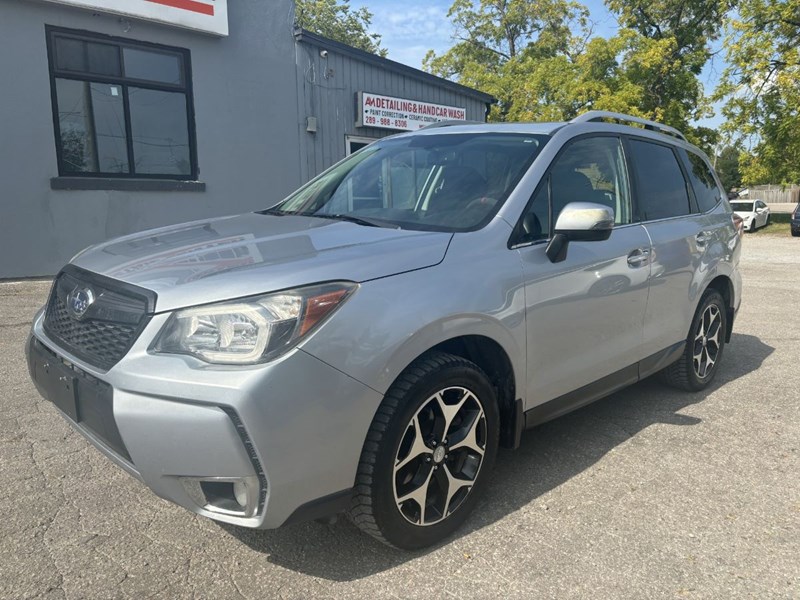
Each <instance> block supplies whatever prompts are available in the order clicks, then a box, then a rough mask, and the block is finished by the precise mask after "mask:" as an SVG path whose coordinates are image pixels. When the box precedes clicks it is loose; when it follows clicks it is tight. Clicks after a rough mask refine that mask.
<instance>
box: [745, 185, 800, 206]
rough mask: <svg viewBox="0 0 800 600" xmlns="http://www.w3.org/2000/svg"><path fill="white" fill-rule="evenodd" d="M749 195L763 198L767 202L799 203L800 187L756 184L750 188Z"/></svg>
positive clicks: (759, 198)
mask: <svg viewBox="0 0 800 600" xmlns="http://www.w3.org/2000/svg"><path fill="white" fill-rule="evenodd" d="M748 197H749V198H756V199H758V200H763V201H764V202H766V203H767V204H797V203H798V202H800V187H787V188H782V187H781V186H779V185H756V186H753V187H751V188H749V195H748Z"/></svg>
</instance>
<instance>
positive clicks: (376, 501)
mask: <svg viewBox="0 0 800 600" xmlns="http://www.w3.org/2000/svg"><path fill="white" fill-rule="evenodd" d="M454 386H456V387H458V388H464V389H465V390H469V391H470V392H471V393H472V395H473V397H474V399H475V400H476V401H477V402H478V403H479V405H480V407H481V408H482V409H483V416H484V417H485V421H481V424H480V428H481V436H482V439H483V441H484V443H485V445H484V447H483V448H484V453H483V459H482V462H480V465H479V467H477V474H476V476H475V478H474V480H472V483H471V486H469V487H462V489H466V492H465V494H466V495H465V496H462V497H461V500H460V503H459V504H457V506H456V507H455V508H454V510H453V511H452V512H451V513H450V514H447V515H445V516H442V517H440V521H434V523H433V524H428V525H424V526H423V525H418V524H413V523H411V522H410V521H409V520H408V517H407V516H406V515H404V513H402V512H401V508H400V505H399V503H398V502H397V501H396V496H395V484H396V480H395V477H396V476H399V474H400V473H401V470H398V471H397V473H398V475H396V474H395V472H394V470H395V465H396V464H398V463H399V462H401V461H398V463H396V462H395V461H396V460H397V459H398V456H399V453H400V452H401V444H402V443H405V444H406V445H407V443H408V439H409V438H408V435H409V431H413V432H414V435H413V438H415V437H416V431H417V429H415V428H414V424H413V422H412V419H414V418H415V417H418V416H419V415H418V413H420V411H422V410H425V409H426V407H428V406H430V402H431V398H432V397H433V396H435V395H436V394H437V393H438V392H440V391H442V390H445V389H451V388H452V387H454ZM470 402H472V400H470ZM420 414H421V413H420ZM460 414H461V413H460V412H459V415H460ZM476 414H479V413H476ZM480 418H481V417H480V416H475V417H474V421H473V423H474V422H476V421H477V420H478V419H480ZM416 422H417V423H420V420H419V418H417V421H416ZM431 422H433V421H431ZM445 422H446V421H445ZM452 423H453V424H454V425H456V424H458V423H459V421H458V420H457V416H456V417H454V420H453V421H452ZM499 423H500V417H499V413H498V407H497V398H496V393H495V390H494V388H493V386H492V384H491V383H490V381H489V379H488V377H487V376H486V374H485V373H484V372H483V371H482V370H481V369H480V368H479V367H478V366H477V365H475V364H474V363H472V362H470V361H468V360H466V359H464V358H461V357H458V356H453V355H451V354H446V353H443V352H432V353H429V354H427V355H425V356H423V357H420V358H419V359H417V360H416V361H415V362H414V363H412V364H411V365H410V366H409V367H408V368H407V369H406V370H405V371H404V372H403V373H402V374H401V375H400V376H399V377H398V378H397V380H396V381H395V382H394V384H392V387H391V388H390V389H389V391H388V392H387V393H386V396H385V397H384V399H383V402H382V403H381V405H380V407H379V408H378V411H377V412H376V414H375V417H374V418H373V420H372V425H371V426H370V428H369V432H368V433H367V439H366V441H365V442H364V449H363V450H362V453H361V459H360V461H359V465H358V472H357V475H356V486H355V492H354V495H353V501H352V505H351V509H350V518H351V519H352V520H353V522H354V523H355V524H356V525H357V526H358V527H359V528H360V529H361V530H363V531H364V532H366V533H368V534H370V535H371V536H373V537H374V538H376V539H378V540H380V541H381V542H383V543H385V544H388V545H390V546H394V547H396V548H401V549H404V550H417V549H420V548H425V547H427V546H430V545H433V544H435V543H437V542H439V541H441V540H443V539H445V538H446V537H448V536H449V535H451V534H452V533H453V532H454V531H455V530H456V529H458V527H460V526H461V525H462V524H463V522H464V521H465V520H466V518H467V516H468V515H469V513H470V512H471V511H472V509H473V508H474V507H475V503H476V501H477V500H478V498H479V496H480V494H481V492H482V491H483V490H484V488H485V487H486V485H487V482H488V479H489V474H490V472H491V469H492V467H493V465H494V460H495V457H496V455H497V446H498V440H499ZM419 427H420V428H421V427H422V425H419ZM465 427H467V428H469V426H465ZM451 431H452V427H451ZM443 435H444V440H445V441H446V436H447V431H445V432H444V434H443ZM432 437H433V436H432ZM420 438H421V439H424V438H425V436H424V435H421V436H420ZM427 445H428V444H427V443H426V446H427ZM459 452H460V450H455V449H451V450H450V454H451V455H452V456H451V457H450V460H451V461H452V460H454V459H455V461H456V462H458V461H459V460H460V462H461V464H462V465H463V464H464V462H465V461H464V459H461V458H459V457H460V456H461V455H459V454H458V453H459ZM467 453H469V450H467ZM408 454H409V455H410V454H411V451H410V450H409V451H408ZM431 456H432V457H434V455H433V454H432V455H431ZM439 460H442V459H441V458H440V459H439ZM473 460H474V459H473ZM425 461H426V463H429V464H430V466H427V465H421V464H420V466H419V467H416V466H415V465H411V466H412V467H413V468H414V469H418V471H417V473H418V474H419V472H421V471H422V470H423V469H431V468H433V465H434V464H435V463H436V458H435V457H434V458H433V460H432V461H431V460H428V459H427V457H426V459H425ZM450 464H451V463H450V462H448V461H447V460H444V461H443V462H442V463H439V466H448V469H444V468H443V469H442V471H441V472H439V474H438V475H439V476H440V477H441V476H444V475H445V473H446V474H447V476H448V477H449V476H450V474H451V472H452V471H454V468H453V467H450ZM404 468H405V467H404ZM437 468H438V467H437ZM429 477H433V474H432V475H431V476H429ZM415 478H416V475H415ZM423 478H424V476H423ZM429 481H431V482H433V479H430V478H429ZM424 487H425V490H426V494H425V498H426V501H427V499H428V495H427V490H430V489H431V488H430V486H429V485H425V486H424ZM437 487H438V480H437V486H434V489H436V488H437ZM422 488H423V486H419V487H418V489H422ZM458 494H462V492H461V490H459V491H458ZM445 495H446V494H445ZM401 496H402V495H401ZM455 499H456V497H455V496H454V497H453V500H455ZM408 502H411V506H412V508H413V507H415V506H419V505H418V504H416V503H415V502H416V501H413V500H412V501H406V502H405V503H403V509H404V510H406V506H407V505H408ZM446 502H447V503H449V502H451V501H450V500H449V498H448V500H447V501H446ZM446 508H447V507H445V510H443V511H441V512H442V514H445V513H446V512H447V510H446ZM421 511H422V509H421V508H420V512H421ZM423 518H424V517H420V519H423Z"/></svg>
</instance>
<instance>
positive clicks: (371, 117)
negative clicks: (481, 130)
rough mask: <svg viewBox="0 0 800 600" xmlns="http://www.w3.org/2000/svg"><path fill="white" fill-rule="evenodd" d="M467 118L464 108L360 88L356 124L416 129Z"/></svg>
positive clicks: (380, 127)
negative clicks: (362, 90)
mask: <svg viewBox="0 0 800 600" xmlns="http://www.w3.org/2000/svg"><path fill="white" fill-rule="evenodd" d="M466 120H467V110H466V109H465V108H459V107H457V106H443V105H441V104H433V103H432V102H421V101H419V100H407V99H405V98H393V97H392V96H381V95H380V94H370V93H369V92H358V121H357V122H356V127H377V128H379V129H397V130H400V131H415V130H417V129H422V128H423V127H426V126H427V125H431V124H433V123H438V122H440V121H466Z"/></svg>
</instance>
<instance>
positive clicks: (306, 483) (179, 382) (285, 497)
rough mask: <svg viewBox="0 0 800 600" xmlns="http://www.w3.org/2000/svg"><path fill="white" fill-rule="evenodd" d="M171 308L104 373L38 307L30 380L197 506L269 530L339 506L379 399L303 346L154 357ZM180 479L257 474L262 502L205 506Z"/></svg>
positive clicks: (154, 483)
mask: <svg viewBox="0 0 800 600" xmlns="http://www.w3.org/2000/svg"><path fill="white" fill-rule="evenodd" d="M167 316H168V315H166V314H162V315H155V316H154V317H153V319H152V320H151V322H150V323H149V324H148V326H147V328H146V329H145V331H144V332H143V333H142V335H141V336H140V337H139V339H138V340H137V341H136V343H135V344H134V345H133V347H132V348H131V350H130V351H129V352H128V354H127V355H126V356H125V357H124V358H123V359H122V360H121V361H120V362H119V363H117V364H116V365H114V366H113V367H112V368H111V369H109V370H108V371H106V372H103V371H100V370H98V369H96V368H94V367H92V366H91V365H88V364H86V363H84V362H82V361H80V360H79V359H77V358H76V357H74V356H72V355H70V354H69V353H68V352H66V351H64V350H63V349H61V348H59V347H58V345H57V344H56V343H54V342H53V340H51V339H49V338H48V336H47V335H46V334H45V332H44V330H43V328H42V316H41V315H39V316H37V318H36V319H35V321H34V324H33V329H32V335H31V337H30V338H29V341H28V344H27V346H26V355H27V358H28V365H29V369H30V371H31V376H32V378H33V379H34V382H35V383H36V385H37V388H38V389H39V391H40V393H42V395H43V396H45V397H46V398H47V399H48V400H51V401H52V402H53V403H54V404H55V405H56V407H57V408H59V410H60V412H61V413H62V415H64V417H65V418H66V419H67V420H68V421H69V422H70V423H71V424H72V425H73V426H74V427H75V429H77V430H78V431H79V432H80V433H81V434H83V435H84V436H85V437H86V438H87V439H88V440H89V441H90V442H92V444H94V445H95V446H96V447H97V448H98V449H99V450H100V451H102V452H103V453H104V454H106V455H107V456H108V457H109V458H110V459H111V460H112V461H114V462H115V463H116V464H117V465H119V466H120V467H122V468H123V469H125V470H126V471H128V472H129V473H130V474H132V475H134V476H135V477H138V478H139V479H141V480H142V481H143V482H144V483H145V484H146V485H147V486H148V487H150V489H152V490H153V492H155V493H156V494H158V495H159V496H161V497H162V498H165V499H167V500H170V501H172V502H175V503H176V504H179V505H181V506H183V507H185V508H187V509H188V510H191V511H193V512H195V513H198V514H201V515H204V516H207V517H210V518H213V519H216V520H219V521H224V522H228V523H233V524H236V525H242V526H246V527H258V528H274V527H278V526H280V525H282V524H284V523H285V522H287V521H294V520H301V519H302V517H303V516H305V517H317V516H323V515H324V514H325V513H326V512H335V510H337V509H341V508H345V507H346V505H347V503H348V502H349V490H351V488H352V487H353V484H354V480H355V473H356V469H357V466H358V460H359V457H360V454H361V450H362V446H363V442H364V439H365V437H366V432H367V430H368V428H369V425H370V422H371V421H372V417H373V416H374V414H375V411H376V410H377V407H378V405H379V404H380V401H381V399H382V397H381V395H380V394H378V393H377V392H376V391H374V390H372V389H371V388H369V387H367V386H365V385H363V384H362V383H360V382H358V381H356V380H354V379H352V378H351V377H348V376H347V375H344V374H343V373H341V372H340V371H338V370H336V369H334V368H333V367H331V366H329V365H327V364H326V363H323V362H322V361H320V360H318V359H317V358H315V357H313V356H311V355H310V354H308V353H306V352H304V351H303V350H301V349H294V350H293V351H291V352H290V353H289V354H287V355H286V356H284V357H282V358H280V359H278V360H276V361H273V362H271V363H268V364H265V365H255V366H248V367H236V368H231V367H220V366H218V365H209V364H206V363H203V362H202V361H199V360H197V359H195V358H192V357H189V356H169V355H153V354H151V353H149V352H148V351H147V348H148V346H149V343H150V341H151V340H152V339H153V338H154V337H155V335H156V334H157V332H158V331H159V330H160V329H161V326H162V325H163V323H164V322H165V321H166V318H167ZM43 363H47V366H48V369H53V370H54V374H46V373H43V372H42V369H43ZM53 378H55V380H58V379H61V378H63V379H64V382H63V385H64V386H67V387H64V388H61V387H58V385H56V383H54V381H55V380H54V379H53ZM73 380H74V382H75V383H74V384H73ZM69 385H74V387H75V389H74V390H71V389H70V388H69V387H68V386H69ZM73 398H75V404H74V406H73V404H72V402H73ZM187 478H198V479H200V478H202V479H209V480H210V479H218V480H233V479H247V480H248V481H250V482H259V483H260V486H259V487H260V488H261V490H260V492H261V493H260V497H259V498H258V507H257V508H256V509H255V510H254V511H251V514H250V516H242V515H233V514H228V513H226V512H225V511H222V512H220V511H218V510H216V509H215V508H214V507H209V506H208V505H205V506H202V505H201V504H202V502H200V501H198V498H197V494H196V493H194V494H193V493H192V491H191V490H190V489H188V488H187V485H186V482H187V481H189V479H187ZM264 488H265V489H264ZM320 499H322V500H320ZM253 513H254V514H253Z"/></svg>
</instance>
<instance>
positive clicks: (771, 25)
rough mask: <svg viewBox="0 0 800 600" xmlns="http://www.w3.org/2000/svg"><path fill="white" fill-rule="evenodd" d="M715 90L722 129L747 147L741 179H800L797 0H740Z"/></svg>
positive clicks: (755, 181) (799, 24)
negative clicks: (720, 106) (721, 102)
mask: <svg viewBox="0 0 800 600" xmlns="http://www.w3.org/2000/svg"><path fill="white" fill-rule="evenodd" d="M728 25H729V35H728V36H727V37H726V39H725V49H726V52H727V61H728V67H727V68H726V69H725V71H724V72H723V76H722V82H721V84H720V86H719V87H718V89H717V92H716V96H717V98H718V99H723V98H724V99H726V100H727V101H726V104H725V107H724V109H723V114H724V115H725V117H726V123H725V125H724V129H725V131H726V132H727V133H728V134H730V135H731V136H732V137H733V139H735V140H737V141H739V142H741V143H742V144H743V145H745V146H747V147H750V148H751V153H750V154H749V155H748V154H743V155H742V157H741V158H742V160H741V173H742V180H743V183H745V184H747V185H756V184H759V183H784V184H788V183H798V182H800V0H780V1H779V0H741V2H740V4H739V8H738V11H737V14H735V15H733V16H732V17H731V18H730V19H729V22H728Z"/></svg>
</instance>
